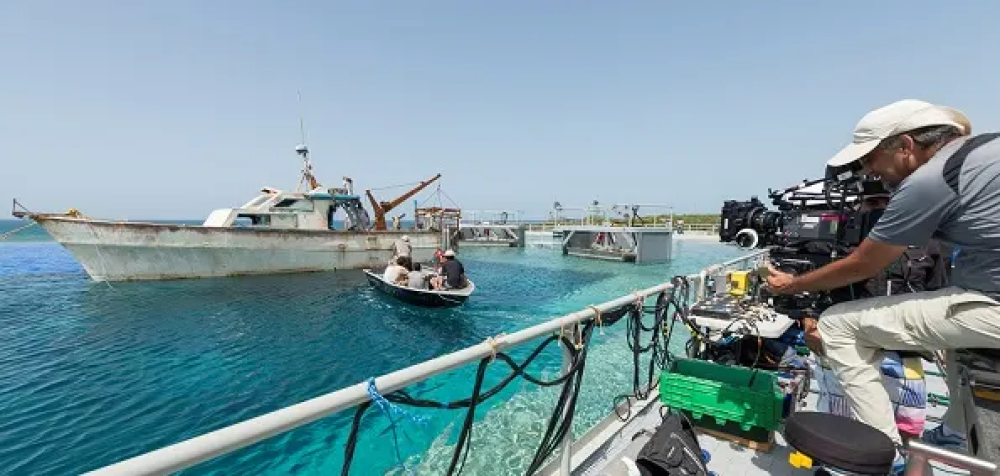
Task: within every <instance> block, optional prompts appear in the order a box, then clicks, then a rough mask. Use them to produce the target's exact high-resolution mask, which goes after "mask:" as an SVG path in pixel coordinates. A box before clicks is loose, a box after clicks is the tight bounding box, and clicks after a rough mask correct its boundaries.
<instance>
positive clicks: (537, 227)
mask: <svg viewBox="0 0 1000 476" xmlns="http://www.w3.org/2000/svg"><path fill="white" fill-rule="evenodd" d="M581 224H583V223H582V221H581V220H566V221H563V222H560V223H559V224H556V223H527V224H526V225H525V226H526V228H527V230H528V231H554V230H558V229H561V228H565V227H572V226H580V225H581ZM669 224H670V223H669V220H667V219H656V220H654V219H650V221H648V222H646V223H644V224H643V223H634V224H633V225H632V227H633V228H640V227H663V226H667V225H669ZM616 226H618V225H616ZM674 230H675V231H676V230H677V224H676V223H674ZM683 232H684V233H687V234H691V235H718V234H719V225H717V224H712V223H691V224H688V223H685V224H684V231H683Z"/></svg>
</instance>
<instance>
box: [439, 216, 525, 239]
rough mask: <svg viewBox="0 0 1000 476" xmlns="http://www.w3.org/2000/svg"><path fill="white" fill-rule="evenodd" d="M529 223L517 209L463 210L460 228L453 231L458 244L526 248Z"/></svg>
mask: <svg viewBox="0 0 1000 476" xmlns="http://www.w3.org/2000/svg"><path fill="white" fill-rule="evenodd" d="M526 232H527V225H526V224H525V223H523V222H522V220H521V212H520V211H517V210H471V211H463V218H462V221H461V223H460V224H459V226H458V228H457V229H456V230H454V231H453V236H454V241H455V242H456V243H457V244H458V246H476V247H478V246H496V247H509V248H524V247H525V246H526V236H527V235H526Z"/></svg>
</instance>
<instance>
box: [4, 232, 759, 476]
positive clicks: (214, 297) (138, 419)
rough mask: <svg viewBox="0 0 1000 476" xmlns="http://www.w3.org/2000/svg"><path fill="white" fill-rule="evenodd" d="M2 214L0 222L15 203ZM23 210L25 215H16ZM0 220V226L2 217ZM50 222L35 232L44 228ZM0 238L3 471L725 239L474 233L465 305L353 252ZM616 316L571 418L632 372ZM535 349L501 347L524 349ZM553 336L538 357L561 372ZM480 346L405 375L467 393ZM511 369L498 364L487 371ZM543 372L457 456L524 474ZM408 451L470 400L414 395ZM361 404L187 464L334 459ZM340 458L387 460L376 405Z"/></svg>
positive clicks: (275, 404) (436, 449)
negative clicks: (169, 268) (462, 362)
mask: <svg viewBox="0 0 1000 476" xmlns="http://www.w3.org/2000/svg"><path fill="white" fill-rule="evenodd" d="M8 223H9V222H8ZM15 223H23V222H15ZM2 232H3V231H2V229H0V233H2ZM43 236H44V233H43ZM41 240H43V238H38V239H36V240H23V241H19V242H7V243H3V244H0V290H2V293H0V339H2V342H4V345H3V346H0V409H3V412H4V418H3V419H0V441H3V442H4V444H3V445H0V473H6V474H77V473H80V472H82V471H86V470H90V469H95V468H98V467H101V466H104V465H107V464H110V463H114V462H116V461H120V460H122V459H125V458H128V457H131V456H135V455H138V454H140V453H143V452H146V451H150V450H153V449H157V448H160V447H163V446H166V445H169V444H171V443H175V442H178V441H181V440H183V439H186V438H190V437H193V436H196V435H199V434H202V433H205V432H207V431H211V430H214V429H217V428H221V427H223V426H226V425H229V424H232V423H236V422H239V421H241V420H245V419H247V418H251V417H254V416H257V415H261V414H263V413H266V412H269V411H273V410H276V409H278V408H281V407H284V406H287V405H290V404H294V403H297V402H301V401H303V400H306V399H309V398H312V397H316V396H319V395H322V394H324V393H327V392H330V391H333V390H337V389H339V388H343V387H345V386H348V385H352V384H355V383H358V382H361V381H364V380H366V379H367V378H368V377H371V376H375V375H380V374H384V373H387V372H390V371H393V370H398V369H400V368H403V367H406V366H408V365H412V364H415V363H418V362H420V361H423V360H426V359H428V358H432V357H436V356H439V355H441V354H444V353H447V352H451V351H455V350H458V349H461V348H463V347H466V346H468V345H471V344H476V343H479V342H482V341H483V340H485V339H486V338H487V337H489V336H493V335H496V334H499V333H501V332H507V333H509V332H512V331H516V330H518V329H522V328H525V327H527V326H530V325H533V324H537V323H539V322H542V321H544V320H547V319H549V318H551V317H555V316H558V315H562V314H565V313H567V312H571V311H575V310H578V309H580V308H582V307H584V306H586V305H589V304H596V303H599V302H603V301H606V300H608V299H611V298H615V297H618V296H621V295H623V294H626V293H628V292H630V291H632V290H634V289H640V288H644V287H647V286H650V285H653V284H657V283H659V282H662V281H665V280H668V279H669V278H670V277H671V276H673V275H676V274H686V273H690V272H694V271H697V270H698V269H700V268H702V267H704V266H705V265H708V264H711V263H716V262H720V261H723V260H725V259H729V258H731V257H735V256H737V255H738V254H740V253H739V250H737V249H734V248H730V247H725V246H722V245H719V244H716V243H706V242H698V241H680V242H677V243H676V245H675V257H676V258H675V260H674V262H673V263H671V264H670V265H645V266H636V265H630V264H618V263H606V262H597V261H589V260H583V259H578V258H570V257H563V256H562V255H560V254H559V253H558V252H555V251H552V250H540V249H527V250H512V249H466V250H463V251H462V253H461V258H462V259H463V261H464V262H465V265H466V268H467V269H468V270H469V272H470V275H471V277H472V278H473V279H474V280H475V281H476V283H477V292H476V295H475V296H474V297H473V298H472V299H471V300H470V301H469V302H468V303H467V304H466V305H465V306H464V307H462V308H458V309H452V310H426V309H416V308H410V307H406V306H404V305H401V304H400V303H397V302H395V301H391V300H389V299H387V298H385V297H383V296H381V295H378V294H376V293H374V292H373V291H372V290H371V289H370V288H369V287H368V286H367V284H366V283H365V281H364V279H363V276H362V275H361V274H360V273H359V272H338V273H319V274H304V275H291V276H264V277H248V278H227V279H203V280H187V281H169V282H146V283H113V284H111V285H107V284H104V283H94V282H92V281H90V280H89V279H88V278H87V276H86V275H85V273H84V272H83V270H82V269H81V268H80V266H79V265H78V264H77V263H76V261H75V260H74V259H73V258H72V256H71V255H69V254H68V253H67V252H66V251H65V250H64V249H63V248H61V247H60V246H59V245H57V244H55V243H52V242H51V241H41ZM623 333H624V325H620V326H616V327H615V328H609V329H608V330H607V332H606V334H605V335H604V336H600V337H599V338H598V339H597V341H596V342H595V343H594V346H593V347H592V349H593V350H592V354H591V356H590V359H589V360H588V364H587V365H588V366H587V373H586V376H585V381H584V388H583V391H582V393H581V397H580V403H579V411H578V414H577V418H576V420H575V427H574V432H575V433H577V434H580V433H582V432H583V431H585V430H586V429H587V428H589V427H590V426H591V425H593V423H595V422H596V421H597V420H598V419H600V418H602V417H603V416H605V415H606V414H607V413H608V411H609V409H610V408H611V405H612V399H613V398H614V396H615V395H618V394H621V393H626V392H628V391H629V390H630V388H631V385H632V372H631V367H632V363H631V362H632V358H631V354H630V353H629V351H628V350H627V348H626V346H625V341H624V334H623ZM528 350H529V349H527V348H525V349H523V350H519V351H516V352H513V354H514V355H515V356H517V357H520V358H519V360H520V359H523V356H524V354H525V353H526V352H527V351H528ZM559 359H560V356H559V353H558V350H557V348H556V347H554V346H553V347H552V349H551V351H547V352H546V353H545V354H543V358H542V359H541V361H540V362H539V363H538V365H536V366H533V368H532V373H534V374H539V373H542V374H547V375H549V376H552V375H556V373H557V372H558V363H559ZM474 371H475V366H467V367H465V368H461V369H458V370H456V371H454V372H451V373H449V374H447V375H443V376H439V377H437V378H434V379H432V380H430V381H429V382H427V383H425V384H422V385H418V386H416V387H414V388H412V389H411V391H413V392H414V393H416V394H418V395H420V396H423V397H428V398H439V399H444V400H450V399H459V398H463V397H467V396H468V395H469V394H470V392H471V390H472V383H473V380H472V377H473V373H474ZM505 374H506V367H504V366H502V365H501V364H494V365H491V367H490V372H489V373H488V381H496V380H497V379H499V378H501V377H502V376H503V375H505ZM555 399H556V390H555V389H550V388H546V389H539V388H538V387H535V386H533V385H531V384H527V383H523V381H520V380H519V381H516V382H515V383H514V384H512V385H511V386H510V387H509V388H508V390H506V391H505V392H503V393H502V394H501V395H499V396H498V397H497V398H494V399H493V400H492V401H490V402H488V404H485V405H483V406H481V407H480V409H479V410H477V425H476V427H475V428H474V430H473V436H472V454H471V455H470V457H469V462H468V463H467V465H466V470H465V474H520V473H521V472H523V469H524V467H525V465H526V464H527V461H528V460H529V459H530V457H531V455H532V454H533V453H534V450H535V445H536V444H537V441H538V436H540V435H541V433H542V431H543V426H544V422H545V421H546V419H547V417H548V415H549V413H550V412H551V409H552V408H553V406H554V404H555ZM412 411H413V412H414V413H415V414H418V415H421V416H423V417H425V418H427V419H428V424H427V425H426V426H425V427H420V426H417V425H415V424H412V423H405V424H403V425H402V429H403V434H401V435H400V451H401V452H402V454H403V456H404V458H405V459H406V461H407V465H408V467H410V468H411V469H412V470H414V472H415V473H416V474H439V473H440V472H441V468H443V467H446V466H447V463H448V460H449V459H450V456H451V451H452V449H453V448H452V445H453V443H454V441H455V436H456V433H457V429H458V427H459V426H460V422H461V420H462V418H464V416H465V413H464V411H445V410H412ZM352 416H353V412H344V413H341V414H337V415H334V416H331V417H329V418H326V419H323V420H320V421H318V422H315V423H313V424H310V425H308V426H305V427H302V428H299V429H296V430H293V431H291V432H288V433H286V434H284V435H280V436H277V437H274V438H271V439H269V440H266V441H264V442H261V443H258V444H256V445H254V446H251V447H249V448H246V449H243V450H240V451H237V452H234V453H232V454H230V455H227V456H224V457H220V458H217V459H215V460H212V461H209V462H206V463H203V464H201V465H199V466H196V467H194V468H192V469H190V470H188V471H186V473H187V474H223V473H225V474H289V473H295V474H339V471H340V466H341V464H342V462H343V443H344V441H345V440H346V438H347V433H348V431H347V429H348V428H349V424H350V419H351V417H352ZM362 428H363V434H362V437H361V438H360V441H359V443H358V449H357V453H356V455H355V459H354V465H353V468H352V472H351V474H384V473H385V472H387V471H399V468H398V466H397V465H396V464H395V453H394V449H393V444H392V439H391V433H390V432H388V431H387V420H386V419H385V417H384V416H382V415H380V414H379V413H378V412H377V409H375V408H372V409H370V410H369V412H368V413H367V416H366V418H365V419H364V420H363V423H362Z"/></svg>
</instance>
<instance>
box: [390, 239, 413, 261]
mask: <svg viewBox="0 0 1000 476" xmlns="http://www.w3.org/2000/svg"><path fill="white" fill-rule="evenodd" d="M392 253H393V254H392V259H393V261H395V259H396V258H399V257H400V256H405V257H406V258H407V259H412V258H411V256H410V255H411V254H412V253H413V248H412V247H411V246H410V237H409V236H408V235H403V236H402V237H400V238H399V239H398V240H396V241H394V242H393V243H392Z"/></svg>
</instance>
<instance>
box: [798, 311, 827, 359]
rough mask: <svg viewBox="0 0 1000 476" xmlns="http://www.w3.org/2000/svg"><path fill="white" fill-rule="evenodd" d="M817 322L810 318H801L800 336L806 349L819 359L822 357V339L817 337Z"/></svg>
mask: <svg viewBox="0 0 1000 476" xmlns="http://www.w3.org/2000/svg"><path fill="white" fill-rule="evenodd" d="M817 322H818V321H817V320H816V319H815V318H812V317H804V318H802V334H803V337H804V338H805V340H806V347H808V348H809V350H811V351H813V352H815V353H816V355H819V356H820V357H822V356H823V339H821V338H820V337H819V330H817V329H816V323H817Z"/></svg>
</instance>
